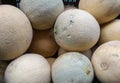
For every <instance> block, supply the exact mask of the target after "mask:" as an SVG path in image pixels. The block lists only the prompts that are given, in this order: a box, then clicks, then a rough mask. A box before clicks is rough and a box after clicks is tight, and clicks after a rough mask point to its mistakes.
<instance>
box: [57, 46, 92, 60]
mask: <svg viewBox="0 0 120 83" xmlns="http://www.w3.org/2000/svg"><path fill="white" fill-rule="evenodd" d="M67 52H68V51H66V50H64V49H62V48H59V50H58V56H60V55H62V54H64V53H67ZM79 53H82V54H84V55H85V56H87V57H88V58H89V59H91V57H92V51H91V49H89V50H86V51H83V52H79Z"/></svg>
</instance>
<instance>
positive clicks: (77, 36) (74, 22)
mask: <svg viewBox="0 0 120 83" xmlns="http://www.w3.org/2000/svg"><path fill="white" fill-rule="evenodd" d="M99 35H100V26H99V24H98V22H97V21H96V19H95V18H94V17H93V16H92V15H91V14H89V13H88V12H86V11H83V10H79V9H71V10H67V11H64V12H63V13H62V14H61V15H60V16H59V17H58V18H57V21H56V23H55V26H54V36H55V39H56V42H57V44H58V45H59V46H60V47H61V48H63V49H65V50H67V51H85V50H88V49H90V48H91V47H93V46H94V45H95V44H96V42H97V41H98V39H99Z"/></svg>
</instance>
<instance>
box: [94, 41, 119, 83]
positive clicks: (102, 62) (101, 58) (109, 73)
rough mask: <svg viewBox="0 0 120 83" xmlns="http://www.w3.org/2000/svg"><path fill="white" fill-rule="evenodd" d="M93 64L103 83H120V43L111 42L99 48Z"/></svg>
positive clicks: (95, 53)
mask: <svg viewBox="0 0 120 83" xmlns="http://www.w3.org/2000/svg"><path fill="white" fill-rule="evenodd" d="M92 64H93V67H94V70H95V74H96V76H97V78H98V79H99V80H100V81H101V82H102V83H119V82H120V69H119V68H120V41H110V42H107V43H104V44H102V45H101V46H99V47H98V48H97V50H96V51H95V52H94V54H93V56H92Z"/></svg>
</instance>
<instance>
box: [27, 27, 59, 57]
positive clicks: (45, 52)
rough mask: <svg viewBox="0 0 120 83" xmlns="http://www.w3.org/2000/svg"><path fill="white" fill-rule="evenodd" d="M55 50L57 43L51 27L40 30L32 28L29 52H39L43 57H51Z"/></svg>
mask: <svg viewBox="0 0 120 83" xmlns="http://www.w3.org/2000/svg"><path fill="white" fill-rule="evenodd" d="M57 50H58V45H57V43H56V41H55V39H54V35H53V30H52V29H49V30H42V31H39V30H34V32H33V40H32V43H31V45H30V47H29V50H28V51H29V52H32V53H37V54H41V55H42V56H44V57H51V56H53V55H54V54H55V53H56V52H57Z"/></svg>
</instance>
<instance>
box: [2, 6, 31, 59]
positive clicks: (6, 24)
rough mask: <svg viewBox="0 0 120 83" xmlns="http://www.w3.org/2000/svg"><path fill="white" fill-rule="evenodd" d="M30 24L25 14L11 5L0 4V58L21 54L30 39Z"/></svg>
mask: <svg viewBox="0 0 120 83" xmlns="http://www.w3.org/2000/svg"><path fill="white" fill-rule="evenodd" d="M32 35H33V32H32V26H31V24H30V21H29V20H28V18H27V17H26V15H25V14H24V13H23V12H22V11H21V10H19V9H18V8H16V7H14V6H11V5H1V6H0V60H10V59H14V58H16V57H18V56H20V55H21V54H23V53H24V52H25V51H26V50H27V49H28V47H29V45H30V43H31V41H32Z"/></svg>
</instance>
